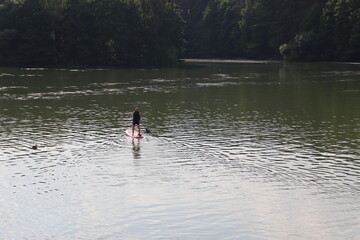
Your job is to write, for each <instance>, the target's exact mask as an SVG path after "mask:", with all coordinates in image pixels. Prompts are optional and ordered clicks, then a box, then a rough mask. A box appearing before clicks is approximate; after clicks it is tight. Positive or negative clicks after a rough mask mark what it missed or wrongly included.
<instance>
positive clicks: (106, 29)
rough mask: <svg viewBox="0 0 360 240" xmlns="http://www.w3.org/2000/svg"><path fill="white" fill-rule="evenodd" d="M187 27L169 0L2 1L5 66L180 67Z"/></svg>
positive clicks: (1, 59)
mask: <svg viewBox="0 0 360 240" xmlns="http://www.w3.org/2000/svg"><path fill="white" fill-rule="evenodd" d="M183 28H184V22H183V20H182V19H181V17H180V16H179V15H178V14H177V13H176V12H174V6H173V3H171V2H168V1H167V0H23V1H10V0H0V64H1V65H54V64H57V65H58V64H61V65H106V66H112V65H113V66H139V65H144V66H164V65H174V64H176V63H177V62H178V59H179V57H181V54H182V53H183V49H184V39H183Z"/></svg>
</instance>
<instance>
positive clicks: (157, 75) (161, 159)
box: [0, 62, 360, 240]
mask: <svg viewBox="0 0 360 240" xmlns="http://www.w3.org/2000/svg"><path fill="white" fill-rule="evenodd" d="M0 106H1V107H0V122H1V124H0V134H1V142H0V238H1V239H354V240H355V239H359V237H360V231H359V229H360V218H359V216H360V210H359V209H360V184H359V182H360V151H359V150H360V147H359V146H360V144H359V139H360V108H359V106H360V65H356V64H337V63H311V64H305V63H303V64H301V63H205V62H202V63H187V64H186V65H185V67H183V68H178V69H40V68H36V69H32V68H28V69H18V68H1V69H0ZM135 106H138V107H139V108H140V111H141V112H142V115H143V119H142V124H143V127H146V128H148V129H149V130H150V133H145V132H144V136H145V137H144V139H141V140H133V139H131V138H129V137H127V136H126V135H125V134H124V131H125V130H126V129H129V128H130V126H131V117H132V111H133V109H134V107H135ZM35 144H37V146H38V149H37V150H33V149H31V147H32V146H33V145H35Z"/></svg>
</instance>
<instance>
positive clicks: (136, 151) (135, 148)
mask: <svg viewBox="0 0 360 240" xmlns="http://www.w3.org/2000/svg"><path fill="white" fill-rule="evenodd" d="M132 145H133V155H134V159H141V153H140V139H136V140H135V139H133V140H132Z"/></svg>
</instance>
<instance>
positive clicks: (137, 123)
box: [132, 107, 141, 136]
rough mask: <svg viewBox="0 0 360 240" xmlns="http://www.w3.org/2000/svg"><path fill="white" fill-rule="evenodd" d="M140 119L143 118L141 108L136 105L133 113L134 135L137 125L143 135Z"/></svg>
mask: <svg viewBox="0 0 360 240" xmlns="http://www.w3.org/2000/svg"><path fill="white" fill-rule="evenodd" d="M140 120H141V114H140V111H139V108H138V107H136V108H135V111H134V113H133V127H132V135H133V136H134V131H135V126H137V129H138V133H139V136H141V134H140Z"/></svg>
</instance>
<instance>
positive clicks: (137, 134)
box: [125, 129, 144, 138]
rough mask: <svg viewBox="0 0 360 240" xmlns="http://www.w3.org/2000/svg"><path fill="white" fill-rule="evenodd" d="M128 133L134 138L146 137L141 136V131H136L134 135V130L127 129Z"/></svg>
mask: <svg viewBox="0 0 360 240" xmlns="http://www.w3.org/2000/svg"><path fill="white" fill-rule="evenodd" d="M125 133H126V135H128V136H129V137H132V138H144V136H139V133H138V132H137V131H134V135H133V131H132V130H130V129H129V130H126V131H125Z"/></svg>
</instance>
